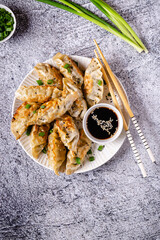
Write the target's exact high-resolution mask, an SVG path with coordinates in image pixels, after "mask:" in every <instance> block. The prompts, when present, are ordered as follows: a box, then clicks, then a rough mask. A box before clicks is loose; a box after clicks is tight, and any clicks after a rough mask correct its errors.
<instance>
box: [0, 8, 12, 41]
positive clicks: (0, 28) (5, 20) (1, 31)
mask: <svg viewBox="0 0 160 240" xmlns="http://www.w3.org/2000/svg"><path fill="white" fill-rule="evenodd" d="M13 25H14V19H13V17H12V14H11V13H10V12H8V11H7V10H5V9H4V8H0V41H2V40H3V39H5V38H6V37H7V36H9V35H10V33H11V32H12V31H13V29H14V27H13Z"/></svg>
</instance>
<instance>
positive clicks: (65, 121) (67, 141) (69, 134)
mask: <svg viewBox="0 0 160 240" xmlns="http://www.w3.org/2000/svg"><path fill="white" fill-rule="evenodd" d="M56 126H57V129H58V133H59V136H60V138H61V140H62V142H63V143H64V145H65V146H66V147H67V148H68V149H69V150H73V151H76V150H77V142H78V140H79V131H78V129H77V127H76V125H75V123H74V120H73V118H72V117H71V116H69V115H67V114H65V115H64V116H62V117H61V118H59V119H57V120H56Z"/></svg>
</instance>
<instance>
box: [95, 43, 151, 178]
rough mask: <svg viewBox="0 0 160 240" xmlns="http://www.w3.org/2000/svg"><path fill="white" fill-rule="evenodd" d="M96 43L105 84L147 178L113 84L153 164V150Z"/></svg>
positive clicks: (139, 164)
mask: <svg viewBox="0 0 160 240" xmlns="http://www.w3.org/2000/svg"><path fill="white" fill-rule="evenodd" d="M94 43H95V45H96V47H97V50H98V53H99V55H100V57H101V59H102V61H103V63H104V66H105V68H104V66H103V64H102V62H101V60H100V58H99V56H98V53H97V51H96V50H94V52H95V55H96V58H97V59H98V61H99V63H100V65H101V67H102V73H103V78H104V80H105V82H106V84H107V86H108V89H109V91H110V94H111V97H112V100H113V103H114V105H115V107H116V108H117V109H118V110H119V112H120V113H121V115H122V118H123V126H124V130H125V132H126V136H127V138H128V140H129V142H130V145H131V148H132V151H133V153H134V156H135V159H136V162H137V165H138V166H139V168H140V170H141V173H142V175H143V177H146V176H147V173H146V171H145V168H144V165H143V163H142V161H141V158H140V155H139V152H138V150H137V148H136V145H135V143H134V140H133V138H132V135H131V133H130V131H129V128H128V125H127V122H126V120H125V117H124V115H123V113H122V111H121V108H120V106H119V104H118V101H117V98H116V96H115V94H114V90H113V88H112V85H111V82H112V83H113V85H114V87H115V89H116V90H117V92H118V94H119V97H120V98H121V101H122V103H123V105H124V107H125V109H126V110H127V112H128V114H129V116H130V118H131V119H132V122H133V124H134V126H135V128H136V130H137V133H138V135H139V137H140V138H141V140H142V142H143V144H144V146H145V148H146V151H147V152H148V155H149V157H150V159H151V160H152V162H155V158H154V156H153V154H152V152H151V149H150V147H149V145H148V143H147V140H146V138H145V137H144V135H143V133H142V131H141V129H140V127H139V124H138V122H137V119H136V117H135V116H134V114H133V112H132V110H131V108H130V106H129V103H128V101H127V99H126V96H125V95H124V93H123V91H122V89H121V87H120V85H119V83H118V80H117V78H116V77H115V75H114V74H113V72H112V70H111V68H110V66H109V65H108V63H107V61H106V59H105V57H104V55H103V53H102V51H101V49H100V47H99V46H98V44H97V42H96V40H94Z"/></svg>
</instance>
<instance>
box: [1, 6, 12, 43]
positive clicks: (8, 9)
mask: <svg viewBox="0 0 160 240" xmlns="http://www.w3.org/2000/svg"><path fill="white" fill-rule="evenodd" d="M0 8H4V9H5V10H6V11H7V12H9V13H11V15H12V17H13V19H14V24H13V30H12V32H11V33H10V34H9V35H8V37H6V38H4V39H3V40H1V41H0V43H4V42H6V41H7V40H8V39H10V38H11V37H12V35H13V33H14V32H15V30H16V18H15V15H14V13H13V12H12V11H11V9H10V8H8V7H6V6H5V5H3V4H0Z"/></svg>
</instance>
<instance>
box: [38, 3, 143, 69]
mask: <svg viewBox="0 0 160 240" xmlns="http://www.w3.org/2000/svg"><path fill="white" fill-rule="evenodd" d="M36 1H39V2H43V3H47V4H50V5H52V6H55V7H58V8H61V9H63V10H66V11H68V12H71V13H73V14H76V15H78V16H80V17H83V18H85V19H87V20H89V21H91V22H93V23H95V24H97V25H98V26H100V27H102V28H104V29H105V30H107V31H108V32H110V33H112V34H114V35H116V36H118V37H120V38H121V39H123V40H124V41H126V42H127V43H129V44H130V45H131V46H133V47H134V48H135V49H136V50H137V51H138V52H142V51H143V50H144V51H145V52H147V49H146V48H145V46H144V45H143V43H142V42H141V40H140V39H139V38H138V36H137V35H136V34H135V32H134V31H133V29H132V28H131V27H130V26H129V25H128V23H126V21H125V20H124V19H123V18H122V17H121V16H120V15H119V14H118V13H117V12H116V11H114V10H113V9H112V8H111V7H110V6H109V5H108V4H106V3H105V2H103V0H90V1H91V2H93V4H95V5H97V7H98V6H100V7H101V9H100V8H99V9H100V10H101V11H102V10H103V11H102V12H103V13H105V14H106V16H107V17H108V18H109V19H110V20H111V21H112V22H113V23H114V24H116V27H118V28H119V29H120V31H118V30H117V29H116V28H114V27H113V26H112V25H110V24H109V23H107V22H106V21H104V20H103V19H101V18H99V17H98V16H96V15H95V14H93V13H91V12H90V11H88V10H87V9H85V8H83V7H82V6H80V5H78V4H76V3H73V2H71V1H69V0H59V2H61V3H63V4H60V3H58V2H53V1H51V0H36ZM69 69H70V68H69ZM70 71H71V69H70V70H69V72H70Z"/></svg>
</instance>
